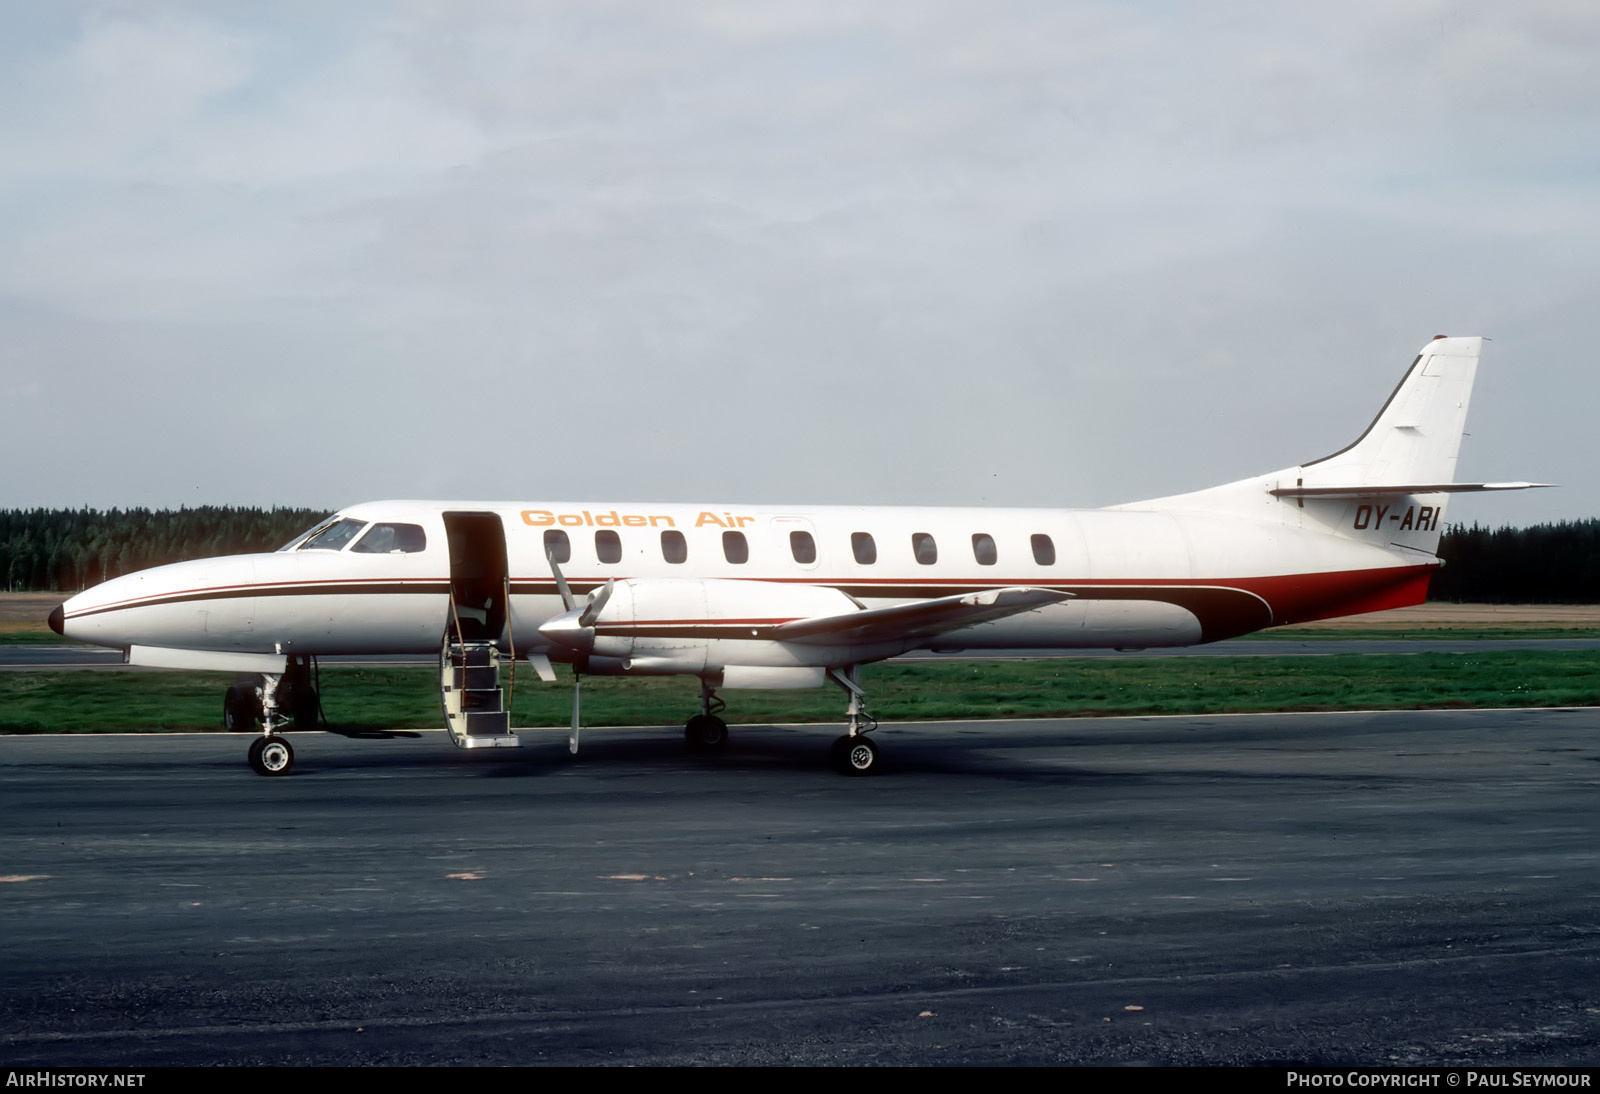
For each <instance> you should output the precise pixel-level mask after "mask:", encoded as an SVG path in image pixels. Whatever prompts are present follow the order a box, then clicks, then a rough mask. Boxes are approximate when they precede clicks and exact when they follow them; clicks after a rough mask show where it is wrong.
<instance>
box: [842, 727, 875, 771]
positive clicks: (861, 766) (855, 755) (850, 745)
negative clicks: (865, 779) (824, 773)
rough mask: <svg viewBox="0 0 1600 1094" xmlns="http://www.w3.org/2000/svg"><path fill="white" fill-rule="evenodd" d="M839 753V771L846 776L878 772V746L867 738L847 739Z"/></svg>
mask: <svg viewBox="0 0 1600 1094" xmlns="http://www.w3.org/2000/svg"><path fill="white" fill-rule="evenodd" d="M844 741H845V746H844V748H843V749H840V751H839V770H841V771H843V772H844V773H845V774H846V775H871V774H873V773H875V772H876V771H877V770H878V746H877V745H875V744H873V743H872V741H871V740H870V739H868V738H866V737H861V736H856V737H846V738H844Z"/></svg>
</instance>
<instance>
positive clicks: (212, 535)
mask: <svg viewBox="0 0 1600 1094" xmlns="http://www.w3.org/2000/svg"><path fill="white" fill-rule="evenodd" d="M327 515H328V514H327V513H326V512H325V511H324V510H321V509H278V508H274V509H244V508H232V507H228V506H215V505H202V506H198V507H196V508H194V509H176V510H173V509H154V510H152V509H107V510H98V509H0V588H3V589H8V590H12V591H19V592H20V591H27V590H34V591H41V592H44V591H51V592H72V591H76V590H78V589H83V588H87V587H88V586H90V585H94V584H97V583H99V582H101V581H105V580H108V579H110V578H113V577H117V576H119V575H121V574H128V573H132V572H133V571H135V570H143V569H145V568H147V567H150V566H160V565H162V564H163V563H167V562H182V561H184V560H185V559H191V558H209V557H211V556H212V555H229V554H240V553H243V552H246V551H271V550H275V549H277V548H278V547H281V546H282V545H283V544H285V543H287V542H289V541H290V540H291V539H293V538H294V537H295V536H296V535H298V534H299V533H300V532H303V531H305V530H306V529H307V528H310V527H311V526H312V525H313V524H315V523H316V522H317V521H319V520H321V519H322V518H323V517H325V516H327ZM1439 557H1440V558H1442V559H1444V560H1445V566H1444V568H1443V569H1442V570H1440V571H1439V572H1438V573H1437V574H1436V575H1435V576H1434V579H1433V584H1432V586H1431V588H1430V590H1429V595H1428V598H1429V599H1430V600H1454V601H1464V602H1473V603H1500V604H1505V603H1544V604H1600V519H1596V520H1579V521H1561V522H1559V523H1556V524H1536V525H1534V526H1533V527H1531V528H1510V527H1504V528H1483V527H1479V526H1478V525H1476V524H1474V525H1473V526H1472V527H1471V528H1467V527H1464V526H1462V525H1459V524H1458V525H1454V526H1453V527H1450V528H1447V529H1446V530H1445V532H1444V535H1443V538H1442V539H1441V541H1440V543H1439Z"/></svg>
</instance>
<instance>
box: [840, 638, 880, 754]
mask: <svg viewBox="0 0 1600 1094" xmlns="http://www.w3.org/2000/svg"><path fill="white" fill-rule="evenodd" d="M828 679H830V680H832V681H833V682H834V683H835V684H838V685H839V686H840V687H841V688H843V689H844V691H845V694H846V695H848V696H850V706H849V709H848V710H847V711H846V716H847V717H848V718H849V719H850V723H849V732H847V733H846V734H845V735H844V736H843V737H840V738H839V739H838V740H836V741H834V742H833V751H832V755H833V762H834V765H835V766H837V767H838V768H839V770H840V771H842V772H844V773H845V774H846V775H871V774H873V773H874V772H876V771H877V770H878V746H877V745H876V744H874V743H873V741H872V740H871V739H870V738H869V737H868V736H867V734H868V733H871V732H872V731H873V730H874V729H877V728H878V722H877V719H875V718H873V717H872V715H870V714H868V713H867V705H866V704H867V693H866V692H864V691H862V690H861V673H860V666H859V665H848V666H846V667H845V668H843V669H829V670H828Z"/></svg>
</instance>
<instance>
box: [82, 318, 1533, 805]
mask: <svg viewBox="0 0 1600 1094" xmlns="http://www.w3.org/2000/svg"><path fill="white" fill-rule="evenodd" d="M1482 344H1483V340H1482V339H1481V338H1447V337H1445V336H1443V335H1441V336H1439V337H1438V338H1435V339H1434V340H1433V341H1431V342H1429V343H1428V344H1427V345H1426V346H1424V347H1423V349H1422V352H1421V353H1420V354H1418V355H1417V358H1416V360H1415V361H1413V362H1412V363H1411V367H1410V368H1409V369H1408V370H1407V372H1406V375H1405V377H1404V379H1402V380H1401V382H1400V385H1399V387H1397V388H1396V389H1395V391H1394V394H1393V395H1391V396H1390V397H1389V401H1388V402H1387V403H1385V404H1384V406H1383V409H1382V410H1381V411H1379V413H1378V416H1377V418H1376V419H1375V420H1374V421H1373V423H1372V424H1371V425H1370V426H1369V427H1368V428H1367V431H1366V432H1365V433H1363V434H1362V435H1361V436H1360V437H1359V438H1358V439H1357V440H1356V441H1355V442H1354V443H1353V444H1351V445H1350V446H1348V447H1347V448H1344V449H1341V450H1340V451H1338V452H1336V453H1334V454H1333V455H1331V456H1326V457H1324V458H1322V459H1319V460H1312V461H1310V462H1309V463H1305V464H1302V465H1300V466H1298V467H1290V468H1287V469H1285V470H1283V471H1274V472H1272V473H1271V474H1267V475H1261V476H1258V477H1256V478H1251V479H1245V480H1242V481H1240V482H1234V483H1229V484H1228V485H1226V486H1218V487H1214V488H1212V489H1209V490H1202V491H1199V492H1197V493H1193V494H1182V495H1179V496H1176V497H1168V498H1159V499H1156V500H1154V501H1145V502H1138V503H1134V504H1130V505H1119V506H1113V507H1111V508H1109V509H1091V510H1081V509H1080V510H1073V509H911V508H887V509H880V508H865V507H861V508H773V507H768V506H745V505H718V506H710V505H663V504H655V503H629V504H612V503H609V502H605V503H595V502H571V503H560V504H556V503H551V502H507V503H499V502H496V503H469V502H462V503H452V502H425V501H391V502H373V503H370V504H365V505H357V506H353V507H351V508H349V509H345V510H343V511H341V512H339V513H337V514H335V515H334V516H333V517H331V518H329V519H328V520H326V521H324V522H323V523H322V524H319V525H317V526H316V527H315V528H313V529H311V530H310V531H308V532H306V533H305V534H304V535H302V536H300V537H299V538H298V539H296V540H294V541H293V542H292V543H290V544H289V545H288V546H286V547H283V548H282V549H280V550H278V551H276V552H274V553H271V554H255V555H236V556H231V557H226V558H211V559H203V560H200V561H195V562H180V563H176V564H174V565H170V566H159V567H156V568H154V569H150V570H145V571H143V572H140V573H135V574H129V575H127V576H125V577H119V578H116V579H115V580H112V581H107V582H105V583H104V584H102V585H99V586H96V587H95V588H93V589H90V590H88V591H86V592H84V593H81V594H79V595H78V596H75V597H73V598H72V599H71V600H68V601H67V602H66V603H65V604H63V605H62V606H61V607H59V608H57V609H56V610H55V611H54V612H53V613H52V614H51V616H50V625H51V626H52V627H53V628H54V629H55V630H56V631H57V632H58V633H61V634H64V635H66V636H68V637H71V638H77V639H82V640H84V641H87V642H93V643H97V644H99V645H104V646H116V647H121V648H122V649H123V650H125V651H126V660H127V662H128V663H129V664H131V665H155V666H164V667H170V668H184V669H219V670H223V671H231V672H237V673H244V674H251V675H249V676H246V677H244V678H243V679H244V682H241V683H238V684H236V685H235V686H234V687H232V688H230V689H229V690H228V693H227V696H226V699H225V702H224V720H225V721H226V723H227V724H228V725H229V726H230V727H235V728H238V727H245V728H253V727H254V726H255V725H256V724H257V722H258V720H259V723H260V726H261V734H260V736H259V737H258V738H257V739H256V740H255V742H254V743H253V744H252V745H251V748H250V763H251V766H252V767H254V769H255V770H256V771H258V772H259V773H261V774H263V775H283V774H287V773H288V771H289V769H290V767H291V766H292V765H293V762H294V752H293V750H292V749H291V748H290V746H289V742H288V740H286V739H285V738H284V737H283V736H281V735H280V734H279V733H278V730H279V729H280V728H282V727H283V726H285V725H287V724H288V723H290V722H291V721H293V722H295V723H297V724H301V725H307V726H310V725H314V724H315V722H316V716H317V712H318V709H319V708H318V699H317V695H316V692H315V689H314V686H313V682H312V675H311V667H312V665H313V664H314V659H315V658H317V657H318V656H321V655H332V654H379V653H394V654H403V653H419V652H426V653H432V652H435V651H438V653H439V657H440V687H441V694H442V696H443V702H444V711H445V721H446V724H447V727H448V729H449V732H450V736H451V739H452V740H453V741H454V742H455V743H456V744H457V745H460V746H462V747H464V748H479V747H500V746H514V745H516V744H517V743H518V741H517V737H516V736H515V734H513V733H512V732H511V727H510V724H509V717H510V716H509V714H508V713H507V711H506V710H505V709H503V702H502V689H501V683H500V669H501V666H502V664H505V663H506V662H507V661H509V662H510V664H512V665H513V666H514V664H515V662H516V660H517V659H519V658H522V659H526V660H527V661H529V662H531V663H532V664H533V666H534V667H535V668H536V669H537V670H538V672H539V675H540V676H541V677H543V678H544V679H546V680H554V679H555V676H554V673H553V672H552V670H551V664H550V663H551V662H552V661H560V662H564V663H566V664H569V665H571V666H572V667H573V669H574V670H575V672H576V673H577V674H578V675H579V676H581V675H584V674H587V675H591V676H663V675H673V674H686V675H693V676H698V677H699V678H700V681H701V705H700V712H699V713H698V714H696V715H695V716H694V717H692V718H690V719H689V720H688V724H687V727H686V730H685V735H686V736H687V738H688V740H689V742H690V744H691V745H692V746H694V747H698V748H704V749H714V748H718V747H720V746H722V745H723V744H724V743H725V742H726V741H727V726H726V724H725V723H724V722H723V721H722V719H721V718H719V717H717V713H716V712H717V711H718V710H719V709H721V707H722V706H723V703H722V701H721V700H720V699H719V698H718V697H717V694H716V689H718V688H723V689H733V688H803V687H817V686H820V685H822V684H823V683H824V681H825V680H832V681H833V682H834V683H835V684H837V685H838V686H839V687H841V688H843V689H844V691H845V693H846V695H847V696H848V712H847V717H848V725H849V728H848V732H847V733H846V734H845V735H844V736H842V737H840V738H839V739H838V740H837V741H836V742H835V744H834V758H835V760H836V761H837V763H838V765H839V766H840V767H841V768H842V769H843V770H844V771H846V772H850V773H854V774H866V773H868V772H870V771H873V770H874V769H875V768H876V767H877V766H878V750H877V747H876V746H875V745H874V743H873V742H872V740H871V739H870V738H869V737H868V736H867V733H868V732H870V731H871V729H872V728H873V727H874V724H875V723H874V722H873V720H872V719H871V718H870V717H869V716H868V715H867V714H866V710H865V702H864V700H865V696H864V694H863V692H862V689H861V685H860V682H859V677H858V675H857V670H858V668H859V666H861V665H863V664H866V663H868V662H872V661H880V660H883V659H884V658H888V657H894V656H896V655H898V654H902V653H905V652H907V651H909V650H915V649H930V648H931V649H982V650H997V649H1041V648H1052V649H1079V648H1090V647H1114V648H1141V647H1158V646H1188V645H1193V644H1196V643H1201V642H1214V641H1216V640H1218V639H1222V638H1232V637H1234V636H1236V635H1241V634H1246V633H1249V632H1251V631H1256V630H1260V629H1261V628H1263V627H1270V626H1275V625H1277V624H1282V623H1295V622H1300V621H1303V620H1309V619H1321V618H1326V617H1329V616H1338V615H1351V614H1354V613H1357V612H1372V611H1379V610H1381V609H1384V608H1394V607H1399V606H1402V605H1406V604H1418V603H1421V602H1422V601H1423V599H1424V598H1425V597H1426V594H1427V589H1428V579H1429V577H1430V576H1431V575H1432V574H1433V572H1434V569H1435V568H1436V567H1438V566H1439V565H1440V563H1439V560H1438V558H1436V557H1435V555H1434V552H1435V549H1436V548H1437V546H1438V543H1439V529H1440V527H1441V522H1442V520H1443V516H1444V507H1445V501H1446V499H1447V497H1448V496H1449V495H1450V494H1452V493H1457V492H1461V491H1469V490H1509V489H1521V488H1525V487H1529V486H1533V485H1538V484H1533V483H1457V482H1454V481H1453V479H1454V473H1455V466H1456V454H1457V452H1458V450H1459V449H1460V446H1461V436H1462V427H1463V424H1464V422H1465V419H1466V414H1467V400H1468V397H1469V395H1470V394H1471V390H1472V382H1473V377H1474V374H1475V372H1476V369H1477V363H1478V356H1479V352H1480V350H1481V349H1482ZM570 745H571V748H572V751H574V752H576V751H577V748H578V694H577V690H576V688H575V689H574V692H573V701H572V730H571V737H570Z"/></svg>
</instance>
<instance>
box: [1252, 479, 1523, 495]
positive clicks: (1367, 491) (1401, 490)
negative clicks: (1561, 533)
mask: <svg viewBox="0 0 1600 1094" xmlns="http://www.w3.org/2000/svg"><path fill="white" fill-rule="evenodd" d="M1554 485H1555V483H1552V482H1412V483H1401V484H1397V485H1393V486H1387V485H1385V486H1379V485H1372V486H1281V487H1279V488H1277V489H1276V490H1268V491H1267V493H1269V494H1271V495H1272V496H1273V497H1275V498H1388V497H1396V496H1400V495H1406V494H1476V493H1479V492H1481V491H1484V490H1539V489H1542V488H1544V487H1549V486H1554Z"/></svg>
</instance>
